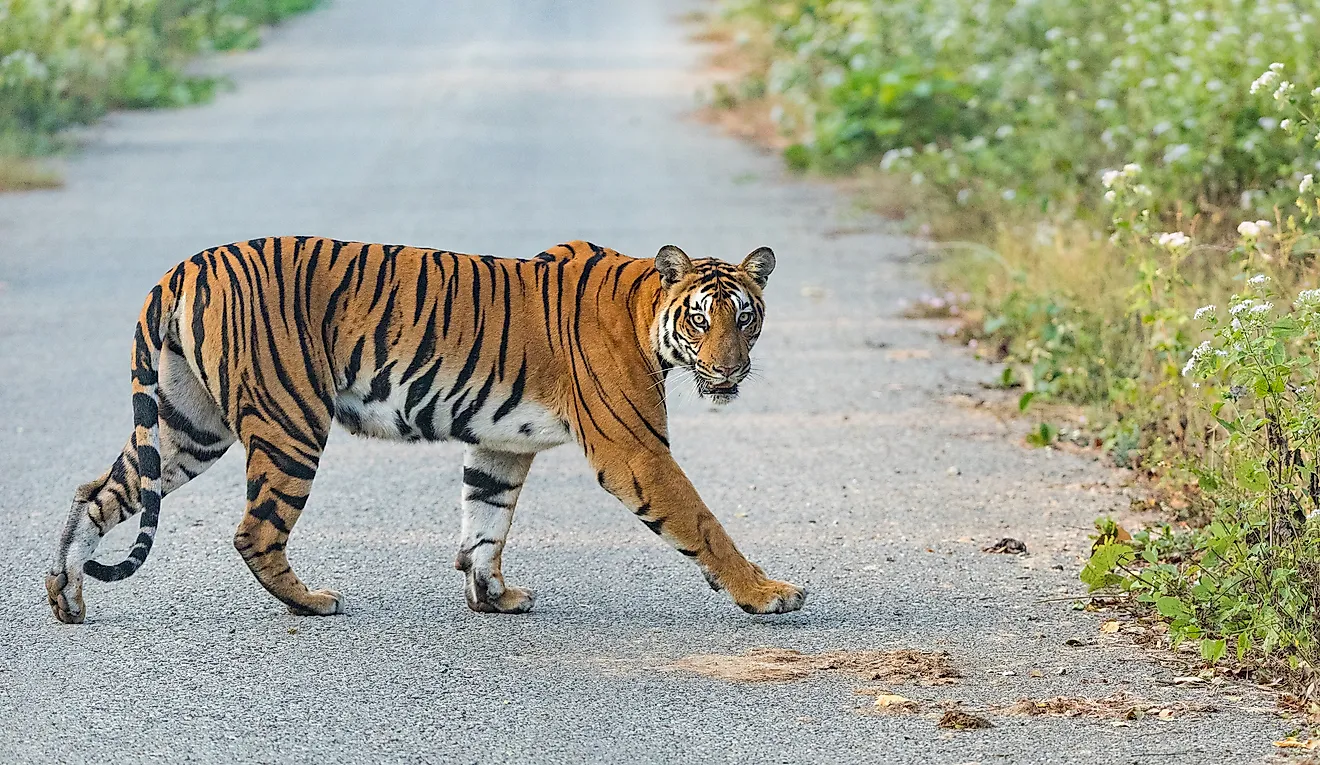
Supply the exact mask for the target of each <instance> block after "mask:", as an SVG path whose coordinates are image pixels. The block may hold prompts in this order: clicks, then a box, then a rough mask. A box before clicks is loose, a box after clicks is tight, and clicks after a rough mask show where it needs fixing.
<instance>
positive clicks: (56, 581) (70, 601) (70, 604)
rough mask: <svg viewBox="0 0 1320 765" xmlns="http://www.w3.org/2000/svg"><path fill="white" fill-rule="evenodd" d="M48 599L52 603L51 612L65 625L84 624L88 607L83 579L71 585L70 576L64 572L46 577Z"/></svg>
mask: <svg viewBox="0 0 1320 765" xmlns="http://www.w3.org/2000/svg"><path fill="white" fill-rule="evenodd" d="M46 599H47V600H48V601H50V610H51V611H52V612H53V613H54V614H55V618H56V619H59V620H60V621H62V622H64V623H65V624H82V623H83V619H85V618H87V607H86V606H85V605H84V604H83V597H82V579H81V578H79V579H78V580H77V581H76V582H74V583H73V584H70V583H69V575H68V574H67V573H65V572H63V571H61V572H59V573H57V574H50V575H48V576H47V577H46Z"/></svg>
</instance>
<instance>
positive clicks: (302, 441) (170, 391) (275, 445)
mask: <svg viewBox="0 0 1320 765" xmlns="http://www.w3.org/2000/svg"><path fill="white" fill-rule="evenodd" d="M669 249H672V250H673V251H674V252H676V253H678V255H673V256H669V257H667V258H666V259H664V260H661V259H660V258H659V257H658V258H657V259H656V260H649V259H648V260H640V259H634V258H629V257H626V256H624V255H621V254H619V253H617V252H615V251H613V250H608V249H605V248H601V247H598V246H596V245H592V244H589V243H585V242H573V243H570V244H566V245H560V246H558V247H555V248H551V249H550V250H547V251H546V252H543V253H541V254H540V255H539V256H537V257H536V258H533V259H531V260H513V259H502V258H494V257H489V256H474V255H463V254H458V253H452V252H446V251H441V250H430V249H423V248H416V247H405V246H397V245H381V244H367V243H359V242H342V241H337V240H332V239H325V238H316V237H283V238H270V239H263V240H253V241H249V242H242V243H236V244H231V245H225V246H222V247H217V248H214V249H211V250H206V251H204V252H201V253H198V254H197V255H195V256H194V257H192V258H191V259H189V260H187V261H184V262H183V263H180V264H179V265H178V266H177V267H176V268H174V269H173V270H172V271H171V272H170V273H168V274H167V275H166V276H165V277H164V278H163V279H162V280H161V281H160V283H159V284H158V285H157V286H156V287H155V288H154V289H153V290H152V292H151V294H150V295H149V297H148V299H147V302H146V304H145V306H144V308H143V311H142V314H141V317H140V319H139V322H138V331H137V336H136V338H135V343H134V362H133V380H134V383H133V385H134V397H133V401H134V434H133V437H132V438H131V439H130V440H129V443H128V445H126V446H125V448H124V450H123V451H122V452H121V454H120V457H119V459H117V460H116V462H115V464H114V465H112V467H111V469H110V470H109V471H107V473H106V474H104V475H102V476H101V477H100V478H99V479H97V480H96V481H93V482H91V483H88V484H85V485H84V486H82V487H80V489H79V491H78V493H77V494H76V496H75V502H74V506H73V508H72V510H71V512H70V516H69V519H68V521H67V522H66V526H65V532H64V534H63V535H62V537H61V545H60V547H59V549H58V551H57V554H56V559H55V563H54V564H53V565H52V569H51V573H50V575H49V576H48V578H47V591H48V594H49V596H50V601H51V605H52V608H53V609H54V611H55V614H56V615H57V616H58V617H59V618H61V619H62V620H64V621H75V622H76V621H81V620H82V618H83V615H84V612H83V608H82V590H81V585H82V578H81V573H83V572H84V571H85V572H86V573H88V574H90V575H92V576H93V577H94V578H98V579H103V580H116V579H122V578H125V577H127V576H129V575H131V574H132V573H133V572H134V571H136V570H137V568H138V567H140V566H141V565H142V563H143V562H144V561H145V559H146V557H147V554H148V553H149V551H150V549H151V546H152V544H153V540H154V534H155V528H156V525H157V522H158V514H159V502H160V499H161V498H162V497H163V496H165V495H166V494H167V493H169V492H170V491H172V490H174V489H176V488H178V487H179V486H181V485H183V484H184V483H186V482H187V481H188V480H190V479H191V478H193V477H195V476H196V475H198V474H200V473H201V472H202V471H204V470H205V469H207V468H208V467H209V466H210V465H211V464H214V462H215V461H216V460H218V459H219V457H220V456H221V455H222V454H223V453H224V452H225V451H226V449H227V448H228V447H229V446H230V445H231V444H232V443H234V442H239V443H241V444H242V445H243V448H244V449H245V451H246V452H247V473H248V490H247V503H248V511H247V513H246V515H245V517H244V519H243V522H242V523H241V524H240V526H239V529H238V532H237V533H236V535H235V546H236V547H237V548H238V550H239V552H240V553H241V554H242V555H243V558H244V560H245V561H246V562H247V563H248V565H249V567H250V568H251V569H252V571H253V573H254V574H255V575H256V577H257V579H258V581H259V582H260V583H261V584H262V585H263V586H265V587H266V588H267V589H268V590H269V591H270V592H271V593H272V594H273V595H275V596H276V597H277V598H279V599H280V600H281V601H283V602H284V603H285V604H287V605H288V606H289V608H290V609H291V610H292V611H294V612H296V613H308V614H331V613H338V612H340V611H341V610H342V598H341V597H340V595H339V593H337V592H335V591H333V590H310V589H309V588H307V587H306V586H305V585H304V584H303V583H302V581H301V580H300V579H299V578H298V577H297V576H296V575H295V574H294V573H293V571H292V568H291V566H290V565H289V562H288V558H287V556H286V553H285V548H286V546H287V539H288V536H289V532H290V530H291V529H292V527H293V525H294V523H295V522H296V521H297V519H298V517H299V515H300V514H301V512H302V510H303V507H304V505H305V504H306V501H307V497H308V494H309V493H310V490H311V482H312V480H313V478H314V477H315V473H316V469H317V466H318V463H319V459H320V455H321V452H322V450H323V449H324V447H325V444H326V441H327V438H328V437H329V431H330V425H331V422H332V421H338V422H340V423H341V424H342V425H343V426H344V428H345V429H347V430H349V431H350V432H353V433H356V434H359V435H365V436H373V437H379V438H389V439H399V440H405V441H415V440H432V441H433V440H445V439H456V440H459V441H462V442H464V443H466V444H467V445H468V446H467V449H466V450H465V458H464V471H463V484H464V490H463V504H464V519H463V531H462V537H463V541H462V544H461V547H460V551H459V556H458V560H457V562H456V567H457V568H459V569H460V570H462V571H464V572H465V574H466V578H467V588H466V595H467V600H468V604H469V606H471V607H472V608H474V609H476V610H483V611H501V612H519V611H525V610H527V609H528V608H530V607H531V605H532V594H531V593H530V592H527V591H524V590H519V589H517V588H513V587H508V586H506V585H505V584H504V581H503V576H502V572H501V554H502V550H503V546H504V539H505V537H506V536H507V532H508V528H509V524H510V523H511V521H512V513H513V507H514V504H515V503H516V501H517V496H518V494H519V492H520V491H521V487H522V484H523V481H524V480H525V478H526V475H527V471H528V469H529V468H530V465H531V461H532V458H533V456H534V455H535V454H536V453H537V452H539V451H542V450H544V449H547V448H551V447H554V446H557V445H560V444H563V443H567V442H568V441H572V440H577V441H578V442H579V443H580V444H581V445H582V447H583V450H584V452H585V453H586V455H587V457H588V460H589V461H590V462H591V463H592V465H593V467H594V468H595V469H596V471H597V478H598V480H599V481H600V482H601V484H602V486H604V487H605V488H606V489H607V490H609V491H610V492H611V493H614V494H615V495H616V496H618V497H619V498H620V499H621V500H623V501H624V503H625V504H627V505H628V506H629V507H630V508H632V509H633V511H634V513H636V514H637V515H638V516H639V518H641V520H642V521H643V522H644V523H646V524H647V526H649V527H650V528H651V529H652V530H654V531H656V533H659V534H661V535H662V536H664V537H666V539H668V540H669V541H670V542H671V543H673V544H675V546H677V547H678V548H679V549H680V551H682V552H684V553H685V554H687V555H689V556H690V557H693V558H695V559H696V560H697V562H698V563H699V565H701V567H702V569H703V571H704V572H705V573H706V574H707V578H708V580H709V581H710V582H711V584H712V586H713V587H720V588H728V589H729V590H730V592H731V593H732V594H734V596H735V599H736V600H738V602H739V603H740V605H743V607H744V608H747V609H748V610H755V611H779V610H791V609H792V608H796V607H798V606H800V604H801V599H802V592H801V590H799V589H798V588H794V587H792V586H791V585H786V584H784V583H778V582H772V581H771V580H767V579H766V578H765V577H764V575H763V574H762V573H761V572H760V569H759V568H757V567H755V566H754V565H753V564H750V563H748V562H747V561H746V560H745V559H744V558H742V556H741V554H740V553H738V552H737V550H736V548H735V547H734V546H733V544H732V541H731V540H728V539H727V536H726V535H724V533H723V530H722V529H720V528H719V526H718V522H716V521H715V520H714V517H713V516H711V515H710V513H709V511H708V510H707V509H706V508H705V506H704V504H702V503H701V501H700V498H699V497H697V496H696V493H695V490H693V489H692V487H691V485H690V483H689V482H687V480H686V477H685V476H683V474H682V471H681V470H680V469H679V468H678V467H677V465H676V464H675V463H673V460H672V457H670V455H669V443H668V438H667V435H666V423H665V402H664V385H663V379H664V375H665V373H666V372H667V370H668V369H669V368H670V366H671V365H672V364H674V363H688V362H687V361H685V360H684V358H685V357H684V354H695V353H697V351H696V350H694V349H696V348H697V346H698V345H700V343H698V344H696V345H693V344H692V343H687V344H684V343H683V342H682V340H683V337H684V336H683V335H682V333H680V332H677V331H676V329H677V324H678V323H680V322H681V321H683V320H684V319H682V318H680V317H686V316H688V313H687V312H686V310H687V302H686V298H685V297H684V298H682V300H683V305H682V306H678V305H677V304H676V300H675V298H676V295H680V294H681V290H680V288H681V287H683V286H684V285H686V288H687V289H688V291H689V292H692V293H693V294H694V295H695V294H697V293H701V295H703V296H704V297H702V301H701V302H700V306H702V307H700V308H698V309H697V310H698V311H699V312H706V313H709V314H710V317H712V319H711V320H715V318H717V306H723V303H720V302H719V301H720V300H726V302H728V304H729V305H730V306H733V307H734V309H736V310H741V311H747V310H750V309H751V308H759V306H760V290H759V287H760V286H761V285H763V284H764V278H765V277H766V276H768V274H769V269H770V268H773V255H772V254H771V255H769V256H768V257H769V260H768V263H769V265H768V266H766V265H765V257H766V256H764V255H762V256H761V260H759V261H757V263H759V264H760V265H759V268H760V271H759V272H758V271H757V270H756V268H757V267H758V266H757V263H753V264H752V265H751V266H750V267H749V266H748V263H750V262H752V260H753V256H749V259H748V261H746V262H745V263H744V265H743V266H741V267H738V268H737V269H735V267H733V266H731V265H729V264H725V263H722V262H720V261H698V262H697V263H696V264H694V263H693V262H692V261H690V260H688V259H687V258H686V256H685V255H682V254H681V251H678V250H677V248H669ZM757 252H758V253H759V252H762V251H757ZM764 252H765V253H769V251H768V250H765V251H764ZM664 253H665V250H662V254H664ZM753 255H756V253H753ZM680 256H681V257H680ZM684 264H686V265H684ZM683 269H687V270H683ZM698 277H700V278H698ZM719 295H724V296H725V297H724V298H718V299H717V296H719ZM712 301H714V302H712ZM694 305H696V303H694ZM740 306H741V307H740ZM680 307H681V308H683V309H684V310H678V309H679V308H680ZM702 315H703V316H704V315H705V314H704V313H703V314H702ZM746 315H747V314H745V313H742V314H739V318H738V319H737V327H738V328H741V329H738V330H737V331H735V332H726V333H725V334H723V335H719V337H720V340H719V344H722V346H727V347H725V348H724V351H722V352H723V353H724V355H725V356H728V355H729V354H730V353H732V354H734V355H738V354H741V356H739V358H741V359H743V360H744V361H745V358H746V351H747V350H749V349H750V346H751V343H753V342H754V341H755V333H756V332H759V314H758V317H757V322H756V325H755V328H754V330H753V328H752V327H751V325H750V324H746V325H745V324H744V323H743V321H744V318H745V317H746ZM719 316H723V314H720V315H719ZM698 318H701V317H700V316H699V317H698ZM702 320H703V321H704V320H706V319H702ZM720 321H723V319H720ZM671 325H673V326H671ZM689 329H691V328H690V327H689ZM699 334H700V335H703V336H705V335H709V336H712V337H713V336H716V335H718V331H717V329H716V327H715V326H710V327H709V329H708V330H707V331H703V332H701V333H699ZM717 350H718V349H717ZM708 355H709V354H708ZM721 358H723V357H721ZM730 358H731V357H730ZM676 360H677V361H676ZM691 363H693V364H696V365H698V366H700V364H701V362H700V360H699V359H697V358H696V357H695V356H694V357H693V359H692V361H691ZM714 368H716V369H724V370H731V369H734V366H731V365H725V366H723V367H721V366H718V365H716V366H715V367H714ZM727 374H729V375H732V374H733V373H732V372H729V373H727ZM740 374H745V372H743V373H740ZM729 379H732V377H730V378H729ZM739 379H740V378H739ZM726 387H727V386H726ZM732 390H734V391H736V381H735V382H734V383H733V387H732ZM139 510H141V511H142V520H141V528H140V532H139V536H138V539H137V541H136V542H135V544H134V546H133V548H132V549H131V550H130V553H129V556H128V558H127V559H126V560H124V561H123V562H121V563H119V564H117V565H115V566H107V565H105V564H101V563H98V562H96V561H94V560H91V555H92V553H93V552H94V550H95V547H96V544H97V543H98V542H99V539H100V538H101V537H102V536H104V534H105V533H107V532H108V531H109V530H110V529H111V528H113V527H114V526H115V525H116V524H117V523H119V522H122V521H123V520H125V519H127V518H128V517H131V516H132V515H133V514H135V513H136V512H138V511H139Z"/></svg>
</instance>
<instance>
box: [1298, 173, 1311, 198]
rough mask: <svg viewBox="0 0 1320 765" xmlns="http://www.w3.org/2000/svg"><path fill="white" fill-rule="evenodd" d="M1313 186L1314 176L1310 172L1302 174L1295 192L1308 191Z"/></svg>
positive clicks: (1302, 192)
mask: <svg viewBox="0 0 1320 765" xmlns="http://www.w3.org/2000/svg"><path fill="white" fill-rule="evenodd" d="M1314 186H1315V177H1314V176H1313V175H1311V174H1310V173H1307V174H1306V175H1304V176H1302V182H1301V184H1300V185H1298V187H1297V193H1299V194H1305V193H1306V192H1308V191H1310V190H1311V188H1312V187H1314Z"/></svg>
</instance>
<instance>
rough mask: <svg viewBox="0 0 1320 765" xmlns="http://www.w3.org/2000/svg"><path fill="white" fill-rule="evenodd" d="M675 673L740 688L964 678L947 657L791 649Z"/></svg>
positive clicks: (702, 659)
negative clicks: (832, 677)
mask: <svg viewBox="0 0 1320 765" xmlns="http://www.w3.org/2000/svg"><path fill="white" fill-rule="evenodd" d="M671 667H672V668H673V669H681V670H686V671H688V672H695V673H697V674H699V675H705V676H707V677H715V678H719V679H720V680H728V681H729V682H735V683H763V682H777V681H785V680H802V679H804V678H807V677H810V676H811V675H814V674H816V673H818V672H842V673H845V674H849V675H853V676H855V677H860V678H861V679H863V680H886V681H889V682H894V683H908V682H914V683H919V684H921V685H946V684H948V683H951V682H953V679H954V678H957V677H960V675H959V673H958V671H957V670H956V669H955V668H954V667H953V665H952V663H951V662H950V660H949V655H948V654H947V653H943V652H939V653H934V652H928V651H917V650H913V649H907V648H905V649H901V650H897V651H827V652H825V653H817V654H805V653H802V652H800V651H795V650H793V649H791V648H769V647H766V648H753V649H751V650H749V651H747V652H746V653H744V654H743V655H741V656H728V655H722V654H699V655H696V656H686V657H684V658H682V659H679V660H678V661H676V662H674V664H672V665H671Z"/></svg>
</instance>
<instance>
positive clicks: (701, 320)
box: [691, 313, 706, 329]
mask: <svg viewBox="0 0 1320 765" xmlns="http://www.w3.org/2000/svg"><path fill="white" fill-rule="evenodd" d="M691 321H692V326H694V327H696V328H697V329H705V328H706V316H705V315H704V314H700V313H694V314H692V319H691Z"/></svg>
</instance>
